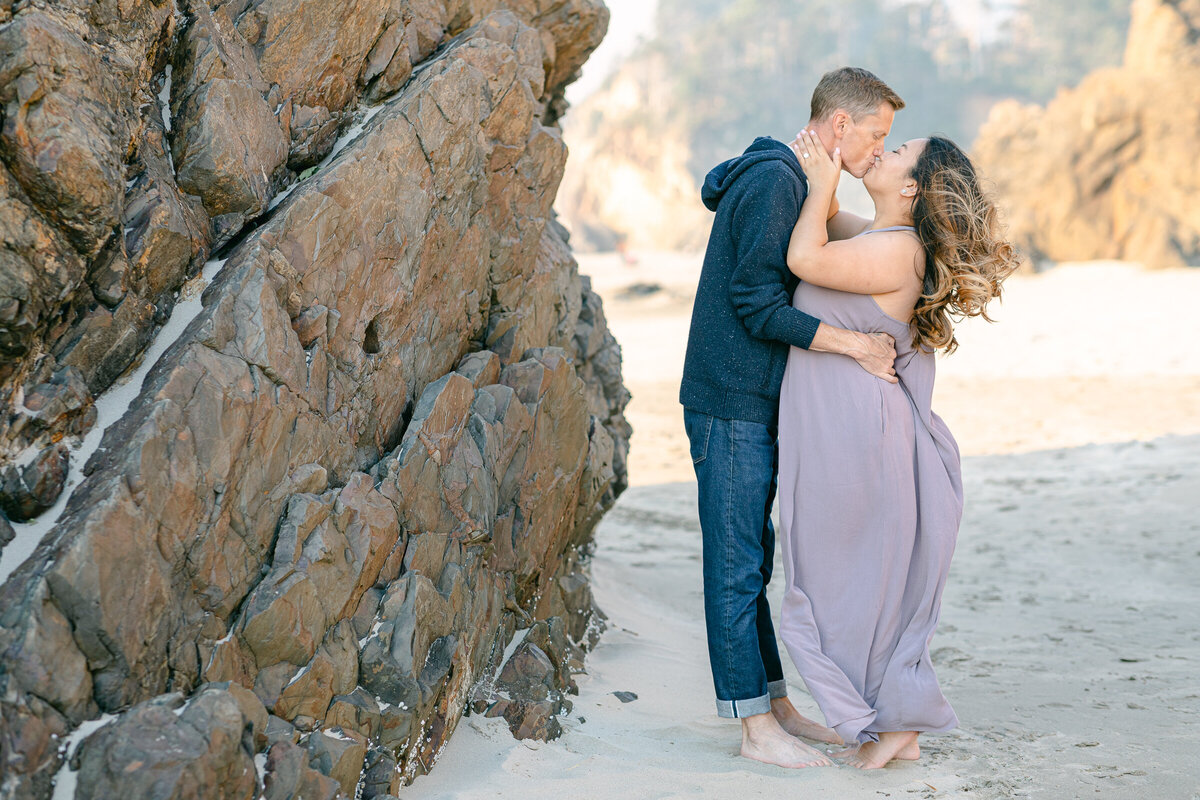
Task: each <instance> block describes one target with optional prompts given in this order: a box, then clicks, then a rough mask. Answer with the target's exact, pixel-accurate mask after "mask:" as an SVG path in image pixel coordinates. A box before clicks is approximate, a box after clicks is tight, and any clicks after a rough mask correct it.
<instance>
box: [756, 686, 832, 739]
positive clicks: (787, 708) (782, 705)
mask: <svg viewBox="0 0 1200 800" xmlns="http://www.w3.org/2000/svg"><path fill="white" fill-rule="evenodd" d="M771 713H772V714H773V715H774V716H775V721H776V722H778V723H779V726H780V727H781V728H783V729H784V730H785V731H787V732H788V733H790V734H791V735H792V736H803V737H804V738H805V739H812V740H813V741H814V742H825V743H826V744H843V742H842V737H841V736H838V733H837V731H835V730H834V729H833V728H827V727H825V726H824V725H822V724H821V723H819V722H814V721H812V720H811V719H809V718H808V717H806V716H804V715H803V714H801V713H800V712H799V711H797V710H796V707H795V706H794V705H792V701H791V700H789V699H787V698H786V697H777V698H775V699H774V700H772V701H771Z"/></svg>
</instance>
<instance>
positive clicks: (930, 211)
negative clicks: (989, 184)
mask: <svg viewBox="0 0 1200 800" xmlns="http://www.w3.org/2000/svg"><path fill="white" fill-rule="evenodd" d="M912 177H913V179H914V180H916V182H917V194H916V197H915V198H914V199H913V210H912V212H913V225H914V226H915V227H916V229H917V235H918V236H919V237H920V238H921V244H922V246H923V247H924V249H925V283H924V287H923V289H922V292H921V297H920V299H919V300H918V301H917V306H916V311H915V313H914V315H913V321H912V326H913V343H914V344H915V345H917V346H920V347H922V348H924V349H926V350H939V349H940V350H944V351H945V352H947V353H952V352H954V350H955V349H956V348H957V347H958V340H957V339H955V337H954V321H955V320H956V319H963V318H966V317H976V316H981V317H983V318H984V319H986V320H988V321H989V322H990V321H991V318H990V317H989V316H988V315H987V304H988V302H990V301H991V300H993V299H996V298H999V297H1000V284H1001V283H1002V282H1003V281H1004V279H1005V278H1007V277H1008V276H1009V275H1011V274H1012V272H1013V271H1014V270H1015V269H1016V268H1017V267H1018V266H1019V265H1020V257H1019V255H1018V253H1017V251H1016V248H1014V247H1013V246H1012V244H1010V243H1009V242H1008V241H1007V240H1006V239H1005V238H1004V230H1003V226H1002V225H1001V223H1000V215H999V212H998V211H997V210H996V204H995V203H994V202H993V201H992V199H991V197H989V196H988V194H987V193H986V192H985V191H984V190H983V187H982V186H981V185H980V181H979V176H978V174H976V172H975V166H974V165H973V164H972V163H971V159H969V158H967V154H966V153H964V152H963V151H962V150H960V149H959V147H958V145H956V144H954V142H952V141H950V140H949V139H944V138H941V137H938V136H934V137H931V138H930V139H929V140H928V141H927V142H926V144H925V151H924V152H923V153H921V155H920V157H919V158H918V159H917V163H916V166H914V167H913V172H912Z"/></svg>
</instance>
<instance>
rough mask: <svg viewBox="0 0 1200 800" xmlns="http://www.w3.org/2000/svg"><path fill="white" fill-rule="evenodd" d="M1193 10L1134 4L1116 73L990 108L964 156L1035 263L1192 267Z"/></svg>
mask: <svg viewBox="0 0 1200 800" xmlns="http://www.w3.org/2000/svg"><path fill="white" fill-rule="evenodd" d="M1198 31H1200V0H1137V2H1135V3H1134V6H1133V19H1132V23H1131V27H1130V31H1129V39H1128V44H1127V47H1126V51H1125V61H1124V64H1123V65H1122V66H1121V67H1119V68H1114V69H1105V70H1100V71H1097V72H1095V73H1093V74H1092V75H1090V76H1088V78H1087V79H1085V80H1084V81H1083V82H1082V83H1080V84H1079V86H1077V87H1076V88H1074V89H1068V90H1064V91H1062V92H1060V93H1059V95H1058V96H1057V97H1056V98H1055V99H1054V100H1053V101H1052V102H1051V103H1050V104H1049V105H1047V106H1046V107H1045V108H1041V107H1037V106H1023V105H1019V104H1017V103H1013V102H1008V103H1004V104H1001V105H999V106H997V107H996V108H995V109H994V110H993V112H992V115H991V117H990V118H989V120H988V122H987V124H986V125H985V126H984V128H983V130H982V132H981V133H980V136H979V139H978V140H977V142H976V144H975V148H974V154H975V157H976V158H977V160H978V162H979V164H980V166H981V167H982V169H983V170H984V172H985V173H986V174H987V176H988V177H989V178H991V179H992V180H994V181H995V183H996V185H997V188H998V190H999V194H1000V197H1001V199H1002V201H1003V202H1004V205H1005V206H1006V207H1007V208H1008V210H1009V215H1008V216H1009V221H1010V226H1011V231H1012V234H1013V235H1014V238H1015V239H1016V240H1017V241H1018V242H1019V243H1020V245H1021V246H1022V248H1023V249H1024V250H1025V252H1027V253H1029V254H1030V255H1032V256H1033V257H1034V258H1035V259H1039V260H1046V261H1068V260H1079V259H1096V258H1119V259H1128V260H1131V261H1139V262H1142V263H1143V264H1145V265H1146V266H1148V267H1172V266H1180V265H1185V264H1187V265H1200V206H1198V205H1197V203H1196V198H1197V197H1198V196H1200V173H1198V172H1197V170H1196V168H1195V162H1196V152H1195V151H1196V131H1197V130H1200V34H1198Z"/></svg>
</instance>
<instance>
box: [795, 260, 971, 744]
mask: <svg viewBox="0 0 1200 800" xmlns="http://www.w3.org/2000/svg"><path fill="white" fill-rule="evenodd" d="M793 304H794V305H795V306H796V307H797V308H801V309H803V310H804V311H805V312H807V313H809V314H812V315H814V316H816V317H817V318H819V319H821V320H824V321H825V322H828V323H830V324H833V325H837V326H839V327H843V328H849V329H851V330H857V331H863V332H868V333H870V332H876V331H881V332H885V333H889V334H891V335H892V336H893V337H895V339H896V373H897V375H898V376H899V378H900V383H899V384H891V383H888V382H886V381H883V380H880V379H878V378H875V377H874V376H872V375H870V374H869V373H867V372H866V371H865V370H863V369H862V367H860V366H859V365H858V364H857V363H856V362H855V361H853V360H852V359H849V358H846V357H845V356H838V355H832V354H829V353H819V352H814V351H809V350H801V349H799V348H796V347H793V348H791V351H790V353H789V356H788V363H787V369H786V371H785V372H784V377H783V390H782V393H781V395H780V398H779V501H780V522H781V525H780V528H781V531H782V533H783V535H782V537H781V538H782V541H783V566H784V581H785V584H784V592H785V593H784V598H783V609H782V623H781V625H780V627H779V635H780V638H781V639H783V642H784V644H785V645H786V647H787V650H788V652H789V653H790V654H791V657H792V660H793V661H794V662H795V663H796V668H797V669H798V670H799V672H800V675H801V677H803V678H804V682H805V684H806V685H807V686H808V689H809V691H810V692H811V693H812V696H813V698H814V699H815V700H816V701H817V704H818V705H819V706H820V707H821V711H822V713H824V715H825V721H826V724H828V725H829V726H830V727H832V728H834V729H835V730H836V731H837V732H838V733H839V734H840V735H841V737H842V738H843V739H844V740H845V741H847V742H853V741H855V740H858V741H868V740H874V739H877V738H878V736H877V734H879V733H881V732H884V731H914V730H915V731H933V732H940V731H947V730H950V729H951V728H953V727H955V726H956V725H957V724H958V719H957V718H956V717H955V715H954V710H953V709H952V708H951V707H950V704H949V703H948V702H946V698H945V697H944V696H943V695H942V692H941V689H940V688H939V687H938V682H937V677H936V676H935V675H934V672H933V665H932V664H931V663H930V659H929V641H930V639H931V638H932V636H933V631H934V628H935V627H936V626H937V619H938V611H939V607H940V605H941V598H942V588H943V587H944V586H945V583H946V573H947V572H948V570H949V568H950V557H951V555H952V554H953V552H954V542H955V539H956V537H957V535H958V524H959V520H960V519H961V517H962V480H961V472H960V468H959V456H958V446H957V445H956V444H955V441H954V438H953V436H951V434H950V431H949V429H948V428H947V427H946V424H945V423H944V422H942V420H941V418H940V417H938V416H937V415H936V414H934V413H933V411H932V410H931V408H930V401H931V398H932V395H933V378H934V357H933V355H932V354H931V353H926V352H923V351H921V350H919V349H914V347H913V342H912V335H911V333H910V332H909V326H908V325H907V324H906V323H904V322H901V321H899V320H897V319H895V318H893V317H890V316H888V315H887V314H885V313H883V311H882V310H881V309H880V308H879V305H878V304H877V303H876V302H875V300H874V298H872V297H871V296H870V295H859V294H850V293H847V292H838V291H833V290H830V289H824V288H821V287H818V286H812V285H810V284H807V283H803V282H802V283H801V284H800V286H799V287H798V288H797V289H796V293H795V296H794V300H793Z"/></svg>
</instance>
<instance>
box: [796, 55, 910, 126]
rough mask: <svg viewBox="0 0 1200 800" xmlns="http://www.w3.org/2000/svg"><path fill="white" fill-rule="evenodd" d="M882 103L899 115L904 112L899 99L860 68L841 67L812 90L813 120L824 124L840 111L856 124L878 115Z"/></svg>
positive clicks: (826, 76)
mask: <svg viewBox="0 0 1200 800" xmlns="http://www.w3.org/2000/svg"><path fill="white" fill-rule="evenodd" d="M882 103H888V104H890V105H891V107H892V108H893V109H894V110H896V111H899V110H900V109H902V108H904V101H903V100H901V99H900V95H898V94H896V92H895V91H894V90H893V89H892V87H890V86H888V85H887V84H886V83H884V82H883V81H881V80H879V78H878V77H876V76H875V73H873V72H870V71H868V70H865V69H862V68H861V67H842V68H841V69H835V70H832V71H830V72H826V73H825V74H824V75H822V76H821V80H820V82H818V83H817V88H816V89H813V95H812V116H811V117H810V119H812V120H813V121H814V122H821V121H823V120H826V119H829V118H830V117H831V116H833V113H834V112H835V111H837V110H838V109H839V108H841V109H845V110H846V112H847V113H849V114H850V116H851V117H852V118H853V119H854V120H855V122H857V121H858V120H860V119H862V118H863V117H866V116H870V115H871V114H874V113H875V112H876V111H878V110H879V106H880V104H882Z"/></svg>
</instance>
